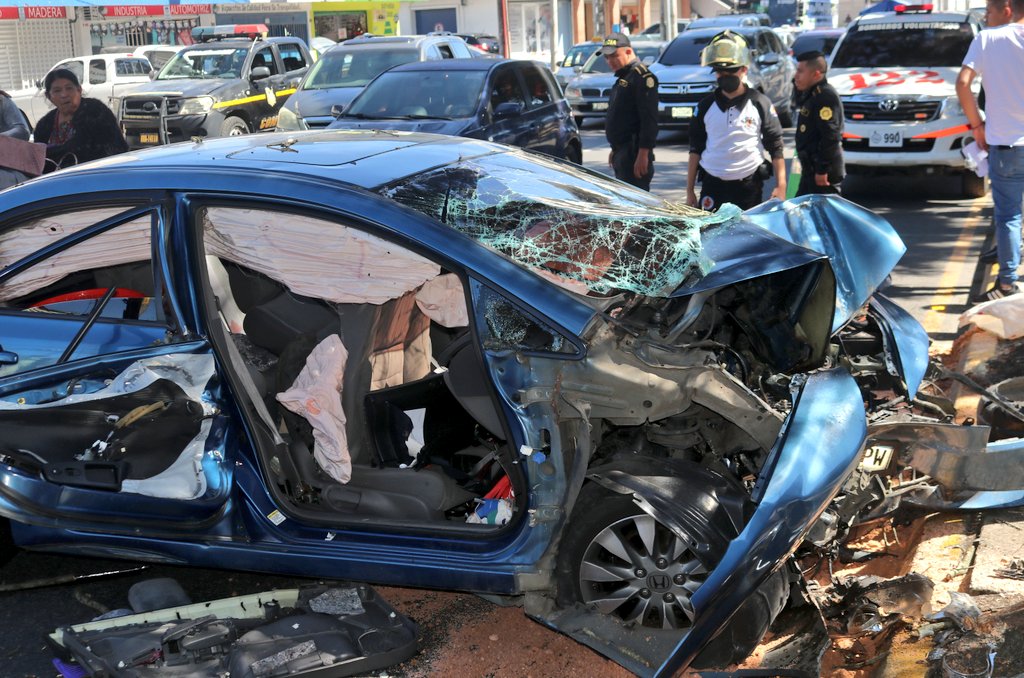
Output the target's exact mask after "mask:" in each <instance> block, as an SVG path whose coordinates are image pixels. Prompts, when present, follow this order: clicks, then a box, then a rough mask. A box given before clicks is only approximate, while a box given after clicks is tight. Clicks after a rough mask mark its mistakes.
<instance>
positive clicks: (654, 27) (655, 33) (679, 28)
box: [630, 19, 690, 42]
mask: <svg viewBox="0 0 1024 678" xmlns="http://www.w3.org/2000/svg"><path fill="white" fill-rule="evenodd" d="M689 25H690V19H677V20H676V33H677V34H678V33H682V32H683V31H685V30H686V27H687V26H689ZM637 40H660V41H664V40H665V38H664V37H663V36H662V35H661V24H660V23H653V24H651V25H650V26H648V27H647V28H645V29H644V30H643V31H641V32H640V33H639V34H638V35H635V36H632V37H631V38H630V41H631V42H636V41H637Z"/></svg>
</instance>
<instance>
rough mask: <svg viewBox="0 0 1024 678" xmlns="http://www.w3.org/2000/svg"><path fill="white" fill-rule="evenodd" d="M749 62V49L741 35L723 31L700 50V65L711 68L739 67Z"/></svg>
mask: <svg viewBox="0 0 1024 678" xmlns="http://www.w3.org/2000/svg"><path fill="white" fill-rule="evenodd" d="M749 64H750V50H749V49H748V48H747V41H746V40H744V39H743V36H742V35H737V34H736V33H733V32H732V31H723V32H722V33H719V34H718V35H716V36H715V37H713V38H712V39H711V42H710V43H708V46H707V47H705V48H704V49H703V50H701V53H700V65H701V66H711V67H712V68H739V67H740V66H747V65H749Z"/></svg>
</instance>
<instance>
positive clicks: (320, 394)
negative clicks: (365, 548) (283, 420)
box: [277, 334, 352, 483]
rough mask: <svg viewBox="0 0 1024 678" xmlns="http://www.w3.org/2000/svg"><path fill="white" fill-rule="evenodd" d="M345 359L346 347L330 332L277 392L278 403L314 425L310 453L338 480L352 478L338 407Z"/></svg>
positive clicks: (343, 427)
mask: <svg viewBox="0 0 1024 678" xmlns="http://www.w3.org/2000/svg"><path fill="white" fill-rule="evenodd" d="M347 360H348V351H347V350H346V349H345V346H344V344H342V343H341V337H339V336H338V335H337V334H332V335H330V336H329V337H327V338H326V339H324V340H323V341H321V342H320V343H319V344H317V345H316V348H314V349H313V351H312V352H311V353H310V354H309V356H308V357H307V358H306V365H305V367H303V368H302V371H301V372H299V376H297V377H296V378H295V383H293V384H292V385H291V388H289V389H288V390H287V391H285V392H283V393H278V394H277V401H278V402H279V403H281V404H282V405H284V406H285V407H286V408H288V409H289V410H290V411H292V412H294V413H295V414H298V415H299V416H301V417H304V418H305V419H306V421H308V422H309V423H310V425H311V426H312V427H313V440H314V441H315V445H314V447H315V449H314V450H313V457H314V458H315V459H316V461H317V463H318V464H320V468H322V469H323V470H324V471H326V472H327V474H328V475H330V476H331V477H332V478H334V479H335V480H337V481H338V482H339V483H347V482H348V481H349V480H350V479H351V478H352V458H351V456H349V452H348V437H347V435H346V434H345V421H346V420H345V411H344V410H343V409H342V407H341V382H342V378H343V377H344V374H345V362H346V361H347Z"/></svg>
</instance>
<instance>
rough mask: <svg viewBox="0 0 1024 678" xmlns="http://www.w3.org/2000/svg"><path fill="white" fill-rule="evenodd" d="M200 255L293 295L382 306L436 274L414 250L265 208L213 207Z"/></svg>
mask: <svg viewBox="0 0 1024 678" xmlns="http://www.w3.org/2000/svg"><path fill="white" fill-rule="evenodd" d="M203 230H204V244H205V246H206V253H207V254H208V255H213V256H217V257H221V258H222V259H227V260H229V261H233V262H235V263H237V264H240V265H242V266H246V267H248V268H251V269H253V270H254V271H258V272H259V273H263V274H264V275H267V276H269V277H271V278H273V279H274V280H276V281H278V282H279V283H282V284H283V285H285V286H286V287H287V288H288V289H289V290H291V291H292V292H294V293H295V294H301V295H304V296H307V297H315V298H317V299H326V300H327V301H333V302H336V303H342V304H366V303H369V304H383V303H384V302H386V301H388V300H390V299H397V298H398V297H400V296H402V295H403V294H406V293H407V292H411V291H412V290H414V289H416V288H417V287H419V286H420V285H422V284H423V283H424V282H426V281H427V280H430V279H431V278H434V277H436V276H437V275H439V274H440V272H441V269H440V267H439V266H438V265H437V264H435V263H433V262H431V261H429V260H427V259H424V258H423V257H421V256H419V255H417V254H413V253H412V252H410V251H408V250H406V249H403V248H401V247H396V246H395V245H393V244H392V243H389V242H388V241H386V240H382V239H380V238H377V237H375V236H372V235H370V234H368V233H362V232H360V231H358V230H356V229H352V228H347V227H345V226H343V225H341V224H338V223H334V222H330V221H324V220H322V219H314V218H312V217H307V216H303V215H298V214H286V213H282V212H273V211H268V210H256V209H253V210H248V209H237V208H229V207H211V208H209V209H207V210H206V211H205V212H204V214H203Z"/></svg>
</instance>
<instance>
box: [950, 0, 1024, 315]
mask: <svg viewBox="0 0 1024 678" xmlns="http://www.w3.org/2000/svg"><path fill="white" fill-rule="evenodd" d="M997 4H998V2H997ZM1010 8H1011V10H1012V19H1011V21H1010V23H1008V24H1006V25H1004V26H999V27H998V28H989V29H986V30H984V31H982V32H981V33H979V34H978V35H977V36H976V37H975V38H974V41H973V42H972V43H971V46H970V48H969V49H968V50H967V56H965V57H964V63H963V68H961V69H960V75H959V76H957V80H956V94H957V97H958V98H959V100H960V105H961V106H962V107H963V109H964V113H966V114H967V120H968V121H969V123H970V126H971V130H972V131H973V132H974V139H975V141H976V142H977V144H978V146H979V147H980V148H981V149H983V150H986V149H987V150H988V167H989V178H990V179H991V181H992V203H993V205H994V215H993V216H994V221H995V227H996V252H997V258H998V261H999V278H998V280H997V281H996V283H995V284H994V285H993V286H992V287H991V289H989V290H986V291H985V292H984V293H982V294H981V295H979V296H977V297H975V298H974V299H973V300H972V301H974V302H975V303H979V302H982V301H990V300H992V299H1000V298H1002V297H1005V296H1008V295H1010V294H1016V293H1018V292H1020V291H1021V288H1020V286H1019V285H1018V284H1017V267H1018V266H1020V239H1021V230H1020V229H1021V204H1022V202H1024V0H1010ZM978 75H980V76H982V77H983V78H984V79H985V98H986V103H985V116H986V117H985V119H984V120H983V119H982V117H981V112H980V111H979V109H978V102H977V101H975V100H974V95H973V93H972V92H971V83H972V82H973V81H974V78H975V77H976V76H978Z"/></svg>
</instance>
